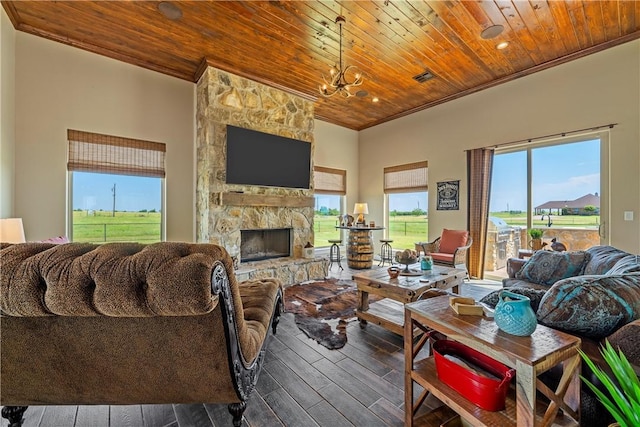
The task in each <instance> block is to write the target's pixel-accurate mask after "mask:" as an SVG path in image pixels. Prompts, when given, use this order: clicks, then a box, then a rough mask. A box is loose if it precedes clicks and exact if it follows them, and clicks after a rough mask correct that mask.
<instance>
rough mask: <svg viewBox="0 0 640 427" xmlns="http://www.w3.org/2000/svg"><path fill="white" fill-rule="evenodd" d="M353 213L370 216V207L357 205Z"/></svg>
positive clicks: (362, 204)
mask: <svg viewBox="0 0 640 427" xmlns="http://www.w3.org/2000/svg"><path fill="white" fill-rule="evenodd" d="M353 213H354V214H365V215H368V214H369V205H367V204H366V203H356V205H355V206H354V208H353Z"/></svg>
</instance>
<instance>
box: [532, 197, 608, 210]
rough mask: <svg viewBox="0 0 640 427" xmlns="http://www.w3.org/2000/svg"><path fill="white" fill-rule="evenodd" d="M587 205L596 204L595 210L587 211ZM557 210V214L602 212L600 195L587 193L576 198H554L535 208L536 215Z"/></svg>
mask: <svg viewBox="0 0 640 427" xmlns="http://www.w3.org/2000/svg"><path fill="white" fill-rule="evenodd" d="M585 206H594V207H595V208H596V210H595V212H587V211H585V209H584V208H585ZM552 210H555V211H556V212H555V214H556V215H563V214H564V215H585V214H599V213H600V196H599V195H598V193H596V194H591V193H589V194H585V195H584V196H582V197H579V198H577V199H575V200H552V201H549V202H545V203H543V204H541V205H538V206H536V207H535V208H534V212H535V215H541V214H546V213H548V214H551V213H553V212H552Z"/></svg>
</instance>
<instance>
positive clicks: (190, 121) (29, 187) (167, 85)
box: [3, 32, 195, 241]
mask: <svg viewBox="0 0 640 427" xmlns="http://www.w3.org/2000/svg"><path fill="white" fill-rule="evenodd" d="M3 58H4V54H3ZM15 59H16V61H15V67H16V79H15V82H16V89H15V111H16V121H15V123H16V144H15V164H16V168H15V212H14V213H15V215H16V216H20V217H22V218H23V221H24V226H25V232H26V235H27V240H39V239H43V238H47V237H51V236H54V235H62V234H65V233H66V219H65V218H66V211H67V204H66V203H67V201H66V185H67V170H66V161H67V139H66V135H67V129H76V130H82V131H87V132H95V133H102V134H107V135H114V136H122V137H127V138H135V139H143V140H149V141H157V142H163V143H166V144H167V155H166V172H167V179H166V200H167V206H166V220H167V234H166V235H167V240H174V241H194V239H195V214H194V212H195V191H194V182H195V179H194V157H195V156H194V138H195V137H194V129H195V124H194V123H195V113H194V111H195V105H194V99H195V85H194V84H193V83H190V82H186V81H183V80H179V79H176V78H173V77H169V76H166V75H163V74H159V73H156V72H153V71H149V70H145V69H143V68H140V67H135V66H133V65H129V64H125V63H123V62H119V61H115V60H112V59H109V58H106V57H103V56H100V55H96V54H93V53H89V52H86V51H83V50H80V49H77V48H73V47H70V46H66V45H63V44H60V43H55V42H52V41H49V40H46V39H43V38H39V37H35V36H32V35H29V34H26V33H22V32H17V33H16V55H15ZM3 102H4V95H3ZM3 127H4V126H3Z"/></svg>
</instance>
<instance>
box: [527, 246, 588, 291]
mask: <svg viewBox="0 0 640 427" xmlns="http://www.w3.org/2000/svg"><path fill="white" fill-rule="evenodd" d="M588 260H589V254H587V253H586V252H585V251H568V252H556V251H536V252H535V253H534V254H533V256H532V257H531V258H529V259H528V260H527V262H526V263H525V264H524V265H523V266H522V268H521V269H520V270H519V271H518V272H517V273H516V279H520V280H528V281H529V282H533V283H537V284H539V285H548V286H551V285H553V284H554V283H556V282H557V281H558V280H562V279H566V278H567V277H574V276H578V275H580V274H582V269H583V268H584V265H585V264H586V263H587V261H588Z"/></svg>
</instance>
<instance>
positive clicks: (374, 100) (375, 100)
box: [371, 96, 380, 102]
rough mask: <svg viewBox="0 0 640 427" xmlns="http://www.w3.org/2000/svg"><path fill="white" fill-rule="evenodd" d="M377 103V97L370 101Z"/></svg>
mask: <svg viewBox="0 0 640 427" xmlns="http://www.w3.org/2000/svg"><path fill="white" fill-rule="evenodd" d="M378 101H380V100H379V99H378V97H377V96H374V97H373V99H372V100H371V102H378Z"/></svg>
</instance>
